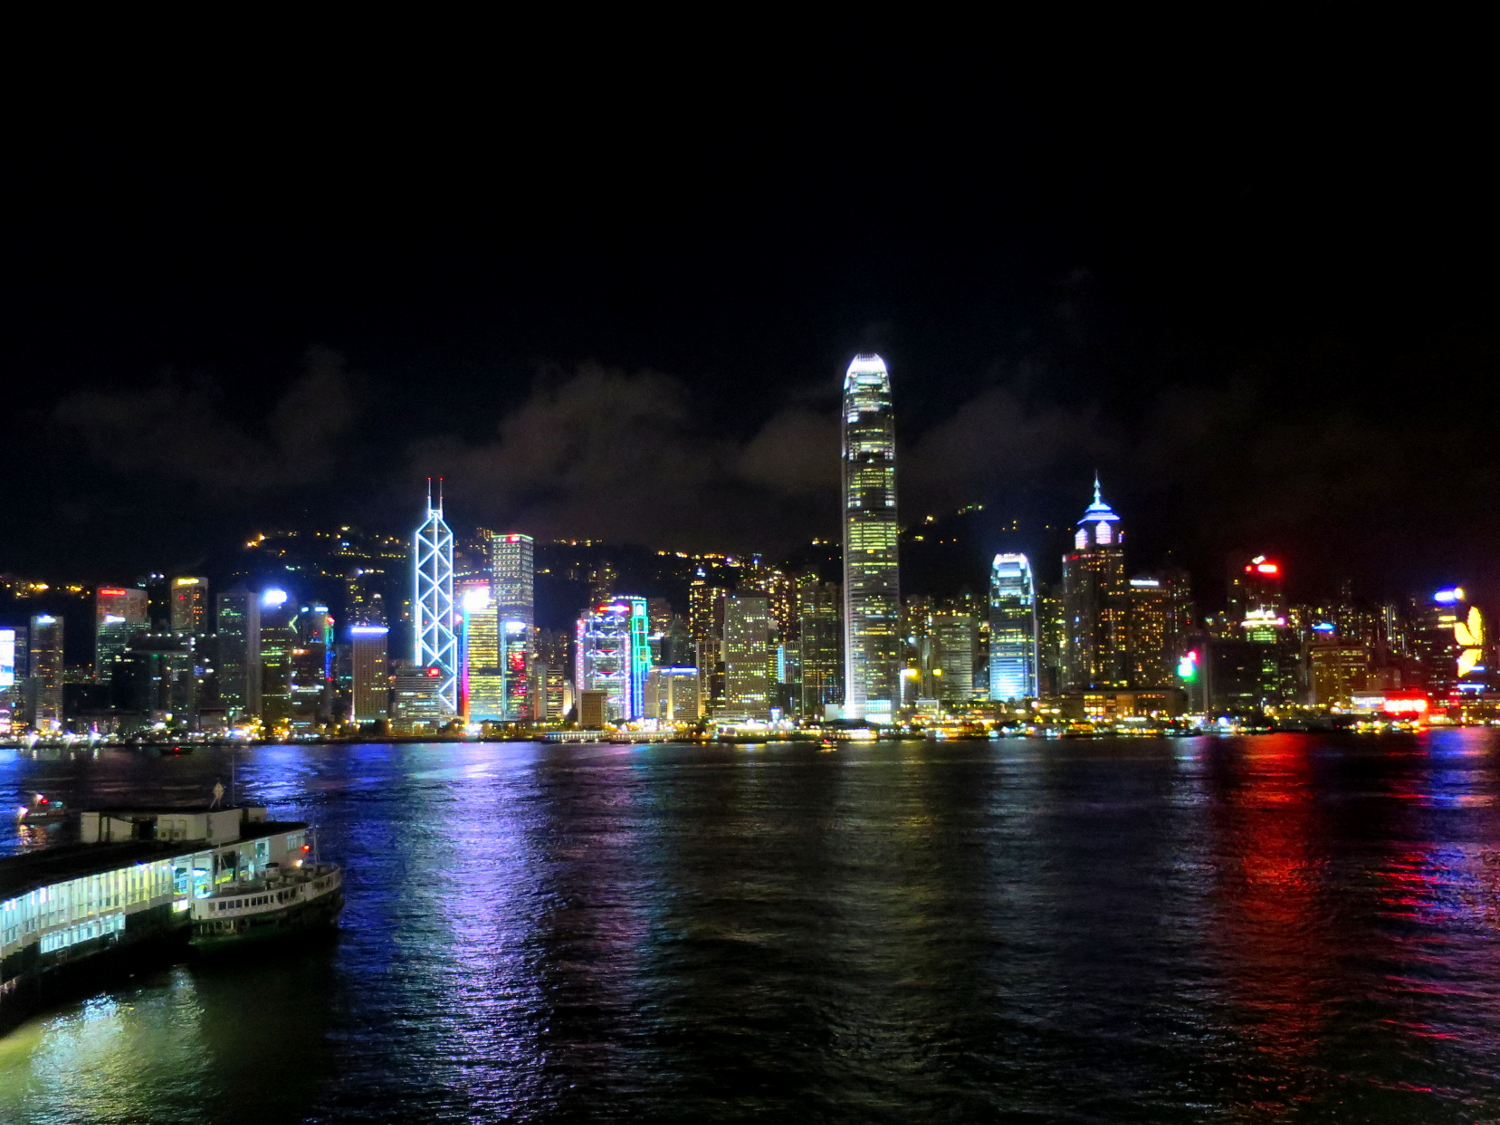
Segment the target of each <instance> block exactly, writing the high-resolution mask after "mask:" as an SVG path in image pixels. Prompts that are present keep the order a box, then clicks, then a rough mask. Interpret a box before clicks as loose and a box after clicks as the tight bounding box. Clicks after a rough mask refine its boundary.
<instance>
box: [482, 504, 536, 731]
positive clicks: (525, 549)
mask: <svg viewBox="0 0 1500 1125" xmlns="http://www.w3.org/2000/svg"><path fill="white" fill-rule="evenodd" d="M488 551H489V568H490V589H491V591H492V592H493V594H494V599H495V613H496V615H497V617H498V618H499V622H500V624H499V638H500V648H501V653H500V674H501V675H502V677H503V678H504V680H505V683H504V688H503V691H504V699H505V703H504V708H503V710H504V718H505V719H506V720H508V721H510V722H516V721H519V720H522V719H529V718H531V715H532V707H531V698H530V696H531V661H532V658H533V655H534V653H533V651H532V630H533V627H534V626H535V625H536V564H535V561H534V559H535V544H534V543H533V541H532V538H531V536H529V535H519V534H516V533H514V532H510V533H507V534H504V535H493V534H492V535H491V536H490V537H489V540H488Z"/></svg>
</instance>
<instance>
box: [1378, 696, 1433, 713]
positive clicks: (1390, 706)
mask: <svg viewBox="0 0 1500 1125" xmlns="http://www.w3.org/2000/svg"><path fill="white" fill-rule="evenodd" d="M1381 710H1383V711H1384V712H1385V713H1386V714H1387V715H1421V714H1423V713H1425V712H1426V710H1427V700H1425V699H1423V698H1422V697H1420V696H1417V697H1415V698H1408V699H1401V698H1399V697H1398V698H1395V699H1393V698H1391V697H1390V696H1387V697H1386V700H1385V705H1384V706H1383V707H1382V708H1381Z"/></svg>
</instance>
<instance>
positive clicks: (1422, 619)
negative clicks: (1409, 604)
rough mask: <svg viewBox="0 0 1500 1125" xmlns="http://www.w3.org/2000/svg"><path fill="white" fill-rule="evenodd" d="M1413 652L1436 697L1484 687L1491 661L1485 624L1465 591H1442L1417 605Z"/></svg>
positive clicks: (1414, 621)
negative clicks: (1488, 665) (1487, 658)
mask: <svg viewBox="0 0 1500 1125" xmlns="http://www.w3.org/2000/svg"><path fill="white" fill-rule="evenodd" d="M1413 611H1414V612H1413V614H1412V617H1413V628H1412V629H1411V648H1412V652H1413V654H1414V655H1415V656H1416V658H1417V661H1418V663H1419V666H1420V669H1421V679H1422V682H1423V686H1425V687H1426V688H1427V689H1428V690H1429V691H1431V692H1432V693H1433V694H1434V695H1448V694H1449V693H1451V692H1454V691H1466V690H1469V691H1472V690H1477V689H1478V688H1480V687H1481V686H1483V683H1484V679H1485V672H1486V670H1487V668H1486V665H1487V661H1486V659H1485V657H1486V652H1485V649H1486V647H1487V643H1486V637H1485V632H1486V630H1485V624H1484V618H1483V615H1482V614H1481V613H1480V612H1479V609H1478V608H1477V607H1475V606H1473V605H1470V604H1469V600H1468V595H1467V594H1466V593H1465V592H1464V591H1463V589H1462V588H1461V587H1457V586H1454V587H1451V588H1449V589H1446V590H1439V591H1438V592H1437V593H1435V594H1433V595H1432V597H1431V598H1430V599H1428V600H1426V601H1418V602H1415V603H1414V604H1413Z"/></svg>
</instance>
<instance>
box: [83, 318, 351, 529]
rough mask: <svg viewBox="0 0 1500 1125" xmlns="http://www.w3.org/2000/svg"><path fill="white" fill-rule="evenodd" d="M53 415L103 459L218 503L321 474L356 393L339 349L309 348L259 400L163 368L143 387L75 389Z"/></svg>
mask: <svg viewBox="0 0 1500 1125" xmlns="http://www.w3.org/2000/svg"><path fill="white" fill-rule="evenodd" d="M54 418H55V419H56V421H57V422H58V423H60V424H61V425H63V426H64V427H66V428H68V429H70V430H72V431H73V432H75V433H76V434H77V436H79V437H81V438H82V439H83V442H84V445H85V448H86V449H87V450H88V451H89V453H90V454H91V455H92V456H93V457H94V458H95V459H96V460H98V461H100V462H102V463H103V464H105V465H108V466H109V467H110V468H112V469H116V470H119V471H121V472H123V473H127V474H151V475H156V476H160V477H166V478H177V479H181V480H186V481H190V482H192V483H193V484H194V485H196V486H200V487H201V488H202V489H203V490H204V492H205V493H207V494H208V495H209V496H210V497H212V498H215V499H217V500H218V501H219V502H222V500H223V497H224V496H225V495H226V494H227V495H230V496H233V495H235V494H244V493H250V494H255V493H263V492H267V491H274V490H285V489H289V488H296V487H301V486H307V485H311V484H315V483H317V482H319V481H322V480H325V479H327V477H328V476H329V474H330V473H331V472H332V471H333V470H334V468H335V466H336V465H338V464H339V462H340V459H341V454H342V452H343V450H342V449H341V446H342V443H343V442H344V441H345V439H346V438H347V437H348V436H349V432H350V429H351V427H352V426H353V425H354V422H355V419H356V402H355V398H354V396H353V394H352V393H351V390H350V386H349V377H348V374H347V373H346V371H345V367H344V359H343V357H342V356H341V355H339V354H338V353H337V352H334V351H330V350H328V349H326V348H314V349H312V350H311V351H309V352H308V354H307V359H306V365H305V369H304V370H303V372H302V374H301V375H300V376H299V377H297V379H296V380H295V381H294V382H293V383H292V384H291V386H290V387H289V388H288V389H287V390H286V391H285V392H284V393H283V394H281V395H280V396H279V397H278V398H276V399H274V400H272V401H269V402H267V401H263V400H260V399H257V398H254V397H248V396H238V397H234V398H230V397H228V396H226V395H225V394H224V392H223V390H222V389H221V388H220V387H218V386H216V385H215V384H214V383H213V382H212V381H210V380H208V379H204V378H196V379H192V378H190V379H183V378H172V377H165V378H163V379H161V381H159V382H158V383H157V384H156V385H155V386H152V387H150V388H148V389H146V390H144V391H118V390H117V391H103V390H83V391H75V392H73V393H71V394H68V395H65V396H64V397H63V398H62V400H61V401H60V402H59V403H58V404H57V407H56V409H55V411H54Z"/></svg>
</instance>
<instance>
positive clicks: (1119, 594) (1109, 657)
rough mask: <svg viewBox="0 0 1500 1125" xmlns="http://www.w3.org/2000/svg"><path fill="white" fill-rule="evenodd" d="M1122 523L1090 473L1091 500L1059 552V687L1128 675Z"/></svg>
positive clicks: (1122, 682) (1119, 683)
mask: <svg viewBox="0 0 1500 1125" xmlns="http://www.w3.org/2000/svg"><path fill="white" fill-rule="evenodd" d="M1129 613H1130V587H1129V586H1128V585H1127V583H1126V581H1125V529H1124V526H1123V525H1122V524H1121V522H1120V517H1119V516H1117V515H1116V514H1115V512H1114V509H1113V508H1111V507H1110V506H1109V505H1108V504H1106V503H1105V502H1104V497H1103V494H1102V492H1101V489H1100V487H1099V478H1098V476H1097V475H1096V476H1095V477H1094V502H1093V503H1092V504H1090V505H1089V506H1088V508H1086V509H1085V510H1084V513H1083V518H1082V519H1081V520H1079V521H1078V526H1077V529H1076V530H1075V531H1074V533H1073V549H1072V550H1071V551H1069V552H1068V553H1067V554H1065V555H1064V556H1063V627H1064V632H1065V636H1064V651H1063V685H1062V686H1063V690H1064V691H1083V690H1085V689H1090V688H1112V687H1125V686H1126V684H1127V683H1128V682H1129V680H1130V652H1129V647H1128V634H1127V625H1128V621H1129Z"/></svg>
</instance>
